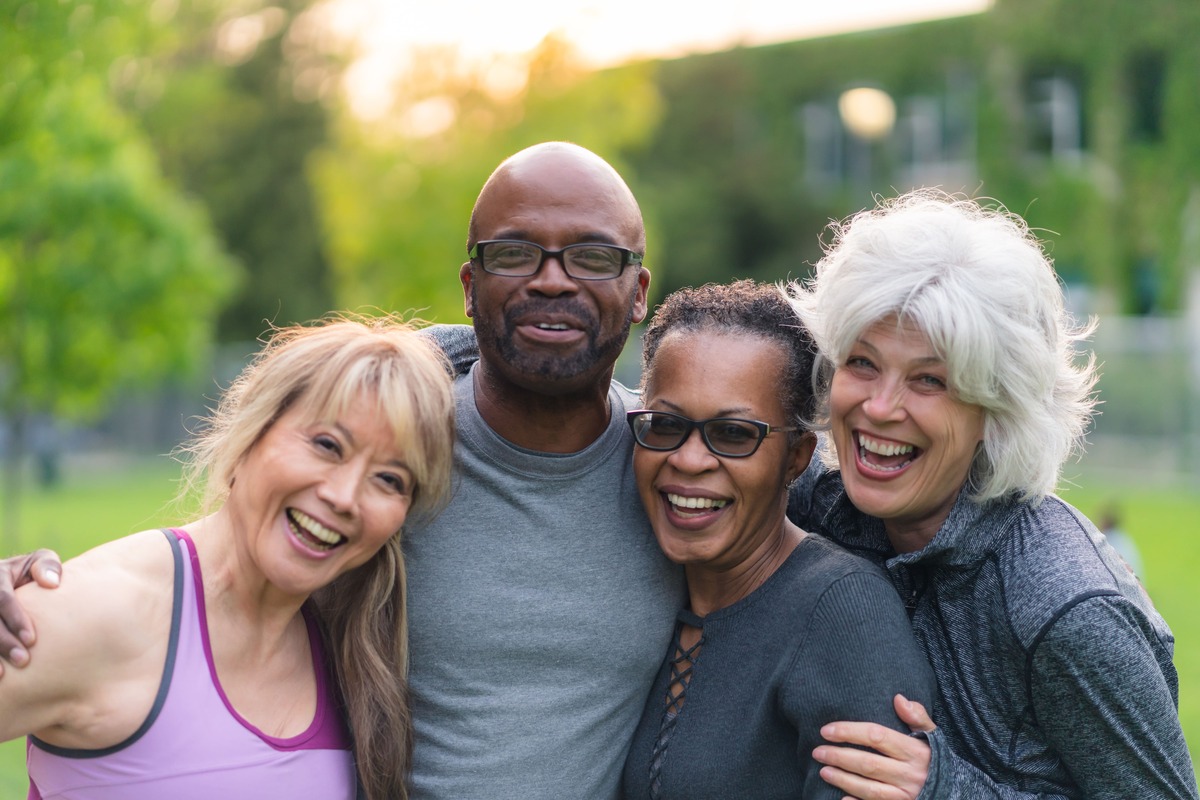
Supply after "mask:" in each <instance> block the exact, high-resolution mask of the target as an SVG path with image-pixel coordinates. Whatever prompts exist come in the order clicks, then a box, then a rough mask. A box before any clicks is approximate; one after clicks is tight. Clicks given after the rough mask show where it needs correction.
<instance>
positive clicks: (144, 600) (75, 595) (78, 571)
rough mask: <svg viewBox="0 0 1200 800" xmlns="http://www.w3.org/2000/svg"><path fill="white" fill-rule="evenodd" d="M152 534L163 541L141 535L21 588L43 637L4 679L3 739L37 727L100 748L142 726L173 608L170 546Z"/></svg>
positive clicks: (63, 741)
mask: <svg viewBox="0 0 1200 800" xmlns="http://www.w3.org/2000/svg"><path fill="white" fill-rule="evenodd" d="M150 533H151V534H152V535H153V536H157V537H158V541H157V542H155V541H154V539H153V538H152V537H151V536H147V534H136V535H135V536H132V537H127V538H126V539H121V540H118V541H117V542H112V543H109V544H107V545H102V546H101V547H99V548H97V549H95V550H92V551H90V552H88V553H85V554H84V555H82V556H80V557H79V558H78V559H73V560H72V561H71V562H69V564H70V566H71V576H72V579H71V580H70V581H69V582H67V583H65V584H63V586H62V587H61V588H58V589H56V590H54V591H51V590H48V589H46V588H43V587H41V586H38V585H36V584H26V585H23V586H22V587H21V588H20V589H17V590H16V592H15V599H16V600H17V601H19V602H20V604H21V606H22V607H23V609H24V610H25V612H26V613H27V615H28V617H29V618H30V619H31V620H33V621H34V622H36V624H37V626H38V631H39V642H38V647H37V649H36V651H34V652H33V653H32V654H30V658H29V659H28V662H27V664H26V666H25V667H24V668H22V669H19V670H11V671H10V672H9V674H8V675H7V676H6V677H5V679H4V680H3V681H0V741H3V740H8V739H12V738H16V737H18V736H22V735H26V734H30V733H35V734H37V735H38V736H39V737H41V738H44V739H46V740H47V741H49V742H51V743H52V744H56V745H60V746H64V747H103V746H106V745H109V744H115V743H116V742H118V741H120V740H121V739H122V738H124V736H127V735H128V734H129V733H132V732H133V731H134V730H136V728H137V725H138V724H140V721H141V719H143V718H144V717H145V713H146V711H147V710H148V708H149V707H150V706H151V705H152V704H153V696H154V693H155V692H156V691H157V687H158V683H159V679H160V678H161V673H162V667H163V659H164V658H165V653H166V645H167V642H166V638H167V635H166V632H167V631H169V629H170V612H171V606H172V603H171V600H172V585H173V581H172V578H171V576H172V568H171V565H172V559H171V553H170V548H169V546H168V545H167V543H166V541H165V539H163V536H162V534H161V533H159V532H157V531H153V532H150ZM135 620H136V622H135Z"/></svg>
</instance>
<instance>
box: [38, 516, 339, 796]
mask: <svg viewBox="0 0 1200 800" xmlns="http://www.w3.org/2000/svg"><path fill="white" fill-rule="evenodd" d="M164 533H166V534H167V539H168V540H169V541H170V543H171V550H172V552H173V553H174V556H175V601H174V613H173V615H172V620H171V639H170V644H169V646H168V648H167V660H166V665H165V667H164V669H163V678H162V683H161V684H160V686H159V690H158V695H157V696H156V697H155V700H154V707H153V708H152V709H151V710H150V714H149V715H148V716H147V717H146V720H145V722H143V723H142V725H141V727H139V728H138V729H137V731H135V732H134V733H133V735H131V736H130V737H129V738H128V739H126V740H125V741H123V742H121V743H120V744H117V745H114V746H112V747H107V748H104V749H102V750H75V749H68V748H62V747H55V746H53V745H50V744H47V743H45V742H42V741H39V740H38V739H36V738H35V737H32V736H30V737H29V742H28V762H27V764H28V769H29V800H58V798H62V799H63V800H85V799H86V800H152V799H153V800H162V798H169V800H212V799H213V798H219V800H236V799H237V798H264V797H286V798H288V800H297V798H313V800H316V798H321V800H342V799H344V800H353V798H354V797H355V785H356V779H355V773H354V759H353V755H352V754H351V752H350V736H349V733H348V732H347V730H346V726H345V723H344V722H343V720H342V717H341V715H340V714H339V712H338V708H337V702H336V698H335V697H334V692H335V690H334V688H333V686H332V681H331V679H330V675H329V672H328V669H327V667H326V666H325V660H324V656H323V654H322V651H321V640H320V635H319V634H318V631H317V628H316V624H315V622H314V620H313V619H312V618H311V617H310V616H309V615H308V614H307V613H306V614H305V622H306V623H307V625H308V639H309V643H310V645H311V648H312V658H313V667H314V669H315V671H316V677H317V712H316V714H315V715H314V717H313V721H312V724H311V725H310V726H309V727H308V730H306V731H304V732H303V733H301V734H300V735H298V736H294V737H291V738H288V739H279V738H276V737H274V736H268V735H267V734H265V733H263V732H262V731H260V730H259V729H258V728H255V727H254V726H253V725H251V724H250V723H249V722H247V721H246V720H244V719H242V717H241V716H239V715H238V713H237V712H236V711H235V710H234V709H233V706H232V705H230V704H229V700H228V698H227V697H226V696H225V692H224V690H223V689H222V688H221V683H220V681H219V680H218V679H217V673H216V669H215V668H214V666H213V660H212V649H211V648H210V646H209V641H208V622H207V617H206V615H205V608H204V585H203V582H202V580H201V577H200V563H199V561H198V560H197V558H196V548H195V546H194V545H193V544H192V540H191V539H190V538H188V535H187V534H186V533H185V532H183V531H181V530H173V531H171V532H166V531H164Z"/></svg>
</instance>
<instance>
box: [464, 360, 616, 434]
mask: <svg viewBox="0 0 1200 800" xmlns="http://www.w3.org/2000/svg"><path fill="white" fill-rule="evenodd" d="M474 380H475V407H476V408H477V409H478V410H479V415H480V416H481V417H483V420H484V422H486V423H487V424H488V427H489V428H491V429H492V430H493V431H495V432H496V433H497V434H499V435H500V436H503V437H504V438H505V439H506V440H508V441H510V442H512V443H513V444H515V445H517V446H518V447H523V448H525V449H526V450H534V451H537V452H542V453H575V452H578V451H580V450H582V449H584V448H585V447H587V446H588V445H590V444H591V443H592V442H594V441H596V440H597V439H599V438H600V436H601V434H603V433H604V431H605V429H607V427H608V423H609V415H610V413H611V409H610V408H609V403H608V389H609V385H610V383H611V382H612V369H611V368H609V370H608V371H607V372H606V373H605V374H604V375H603V376H601V377H600V378H598V379H592V380H590V381H589V382H588V383H587V384H586V385H584V386H581V387H578V388H574V387H570V388H567V389H566V390H565V391H564V392H562V393H561V394H546V393H544V392H539V391H535V390H532V389H527V388H524V387H521V386H518V385H516V384H513V383H512V382H510V381H507V380H505V379H504V378H503V377H501V375H500V374H499V373H498V372H497V371H496V370H493V369H489V368H488V365H487V363H486V362H485V361H480V362H479V364H478V366H477V367H476V369H475V371H474Z"/></svg>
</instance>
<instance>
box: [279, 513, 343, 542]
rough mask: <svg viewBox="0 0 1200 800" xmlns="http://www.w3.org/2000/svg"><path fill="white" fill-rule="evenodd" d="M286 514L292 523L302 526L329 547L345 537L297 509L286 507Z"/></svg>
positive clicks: (306, 531)
mask: <svg viewBox="0 0 1200 800" xmlns="http://www.w3.org/2000/svg"><path fill="white" fill-rule="evenodd" d="M288 515H289V516H290V517H291V522H292V525H294V526H296V527H300V528H303V529H304V532H305V533H307V534H309V535H310V536H312V537H313V538H314V539H316V540H318V541H321V542H324V543H325V544H327V545H329V546H330V547H333V546H334V545H338V544H341V543H342V541H343V540H344V539H345V538H346V537H345V536H342V535H341V534H340V533H338V532H337V531H331V530H330V529H329V528H326V527H325V526H324V525H322V524H321V523H319V522H317V521H316V520H315V519H313V518H312V517H310V516H309V515H308V514H305V513H304V512H303V511H300V510H299V509H295V508H292V509H288Z"/></svg>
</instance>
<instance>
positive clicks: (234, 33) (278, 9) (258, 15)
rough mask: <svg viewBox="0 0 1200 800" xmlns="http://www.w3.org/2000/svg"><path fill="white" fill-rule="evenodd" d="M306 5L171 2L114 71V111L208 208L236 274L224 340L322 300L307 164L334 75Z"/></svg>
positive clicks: (325, 298) (290, 319) (290, 1)
mask: <svg viewBox="0 0 1200 800" xmlns="http://www.w3.org/2000/svg"><path fill="white" fill-rule="evenodd" d="M159 2H160V3H162V2H165V0H159ZM151 5H154V4H151ZM310 5H311V3H310V2H308V1H307V0H274V1H273V2H269V1H268V0H237V1H236V2H231V0H172V2H171V3H170V10H169V12H168V13H163V14H161V15H160V17H161V21H160V24H159V25H158V26H157V31H158V33H159V39H160V44H159V46H158V47H157V48H156V49H155V51H154V52H152V53H150V54H148V55H147V56H146V57H143V58H140V59H123V60H122V61H121V62H120V63H119V64H118V67H117V68H118V70H119V83H118V87H117V88H118V90H119V94H120V96H121V98H122V101H123V102H124V103H125V105H126V106H127V107H129V108H130V109H131V110H132V112H133V113H135V114H136V115H137V117H138V120H139V122H140V123H141V124H142V126H143V127H144V129H145V130H146V132H147V134H148V135H149V136H150V138H151V140H152V141H153V143H154V145H155V148H156V149H157V151H158V153H159V156H160V158H161V159H162V163H163V167H164V170H165V171H166V173H167V175H168V176H169V177H170V178H171V179H172V180H173V181H175V182H176V183H177V184H178V185H180V187H181V188H183V189H184V190H185V191H187V192H188V193H190V194H192V195H193V196H195V197H196V198H197V199H199V200H200V201H201V202H202V203H203V204H204V205H205V206H206V207H207V209H208V213H209V216H210V217H211V219H212V220H213V224H214V226H215V227H216V229H217V232H218V235H219V236H220V238H221V240H222V242H223V243H224V246H225V248H226V249H227V250H228V251H229V252H230V253H231V254H233V255H234V256H235V257H236V258H237V259H238V260H239V261H240V262H241V263H242V264H244V265H245V267H246V274H247V280H246V281H245V282H244V283H243V284H242V286H241V287H240V291H239V292H238V293H237V295H236V296H235V297H234V298H233V301H232V302H231V303H230V304H229V305H228V306H227V307H226V308H225V310H224V312H223V314H222V316H221V318H220V321H219V335H220V338H221V339H222V340H223V341H238V340H252V339H255V338H257V337H258V336H259V335H261V334H262V333H263V331H264V330H265V329H266V328H267V327H268V326H269V324H271V323H275V324H289V323H295V322H304V321H307V320H310V319H313V318H315V317H318V316H320V315H321V314H323V313H325V312H326V311H328V310H329V309H330V305H331V302H332V294H333V293H332V290H331V287H330V285H329V270H328V265H327V264H326V262H325V257H324V250H323V236H322V233H321V230H320V226H319V223H318V221H317V219H316V213H315V203H314V200H313V195H312V189H311V184H310V182H309V181H308V178H307V160H308V158H309V155H310V153H312V152H313V151H314V150H315V149H317V148H318V147H320V146H322V145H323V144H324V143H325V142H326V141H327V133H326V127H327V125H326V123H327V113H326V110H325V108H324V107H323V105H322V104H321V103H320V102H319V99H320V96H321V94H322V93H323V92H325V91H328V89H329V87H330V85H331V84H332V83H333V82H334V81H335V80H336V77H337V75H338V74H339V72H340V65H339V63H338V59H337V55H336V53H327V52H324V51H323V50H322V49H321V41H320V39H321V37H320V35H319V31H317V30H316V28H318V27H319V26H320V25H321V20H320V19H319V17H318V16H317V15H314V14H307V13H306V11H307V10H308V7H309V6H310Z"/></svg>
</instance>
